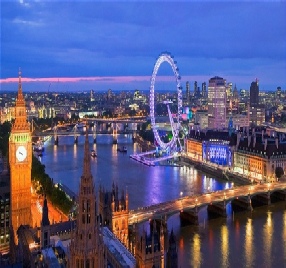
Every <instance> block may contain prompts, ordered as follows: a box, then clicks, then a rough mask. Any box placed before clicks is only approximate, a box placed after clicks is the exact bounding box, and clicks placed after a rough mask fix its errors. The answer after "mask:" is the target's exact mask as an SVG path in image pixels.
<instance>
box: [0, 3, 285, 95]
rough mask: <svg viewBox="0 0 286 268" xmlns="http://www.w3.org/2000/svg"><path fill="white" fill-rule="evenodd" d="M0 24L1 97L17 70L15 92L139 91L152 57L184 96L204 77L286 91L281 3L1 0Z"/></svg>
mask: <svg viewBox="0 0 286 268" xmlns="http://www.w3.org/2000/svg"><path fill="white" fill-rule="evenodd" d="M1 24H2V34H1V35H2V36H1V38H2V41H1V46H2V49H1V50H2V51H1V52H2V53H1V54H2V55H1V67H2V68H1V80H0V86H1V90H13V89H14V90H15V86H17V82H18V69H19V67H21V69H22V73H23V79H22V81H23V87H24V91H26V90H27V91H48V90H50V91H69V90H71V91H79V90H82V91H84V90H85V91H86V90H90V89H93V90H96V91H104V90H107V89H108V88H111V89H112V90H135V89H139V90H148V89H149V86H150V78H151V74H152V70H153V65H154V64H155V62H156V58H157V57H158V56H159V54H160V53H161V52H162V51H170V52H171V53H172V55H173V56H174V58H175V60H176V61H177V62H178V67H179V69H180V75H181V77H182V85H183V87H185V83H186V81H190V84H191V90H192V89H193V87H192V84H193V81H198V82H199V84H200V83H202V82H207V81H208V80H209V79H210V78H211V77H213V76H220V77H223V78H224V79H226V80H227V81H228V82H232V83H233V84H237V87H238V89H240V88H244V89H249V87H250V84H251V82H253V81H255V79H256V78H257V79H258V80H259V83H260V90H261V91H265V90H267V91H268V90H275V89H276V88H277V87H278V86H280V87H281V88H282V90H285V88H286V78H285V75H284V74H285V72H286V61H285V59H286V27H285V25H286V2H282V1H272V2H270V1H267V2H255V3H252V2H249V1H243V2H237V1H219V2H218V1H215V2H208V1H203V2H198V1H190V2H187V1H182V2H179V3H175V2H160V1H158V2H133V1H128V2H78V1H73V2H61V1H52V2H45V1H44V2H38V1H34V2H27V1H24V0H20V1H18V2H8V1H6V2H5V1H4V2H2V3H1ZM159 74H160V75H162V76H163V75H172V72H171V70H170V68H169V69H166V68H164V67H163V66H162V68H160V73H159ZM157 79H158V81H159V80H160V78H159V77H158V78H157ZM164 79H165V80H166V81H167V82H168V81H170V78H166V77H165V78H164V77H163V78H162V80H164Z"/></svg>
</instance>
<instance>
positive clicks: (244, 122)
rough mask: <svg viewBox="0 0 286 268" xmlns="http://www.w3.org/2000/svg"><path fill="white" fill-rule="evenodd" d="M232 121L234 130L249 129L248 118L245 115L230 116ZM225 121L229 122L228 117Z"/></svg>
mask: <svg viewBox="0 0 286 268" xmlns="http://www.w3.org/2000/svg"><path fill="white" fill-rule="evenodd" d="M231 117H232V121H233V127H234V128H235V129H237V130H238V129H240V128H243V127H249V117H248V115H246V114H232V116H231ZM227 120H229V117H227Z"/></svg>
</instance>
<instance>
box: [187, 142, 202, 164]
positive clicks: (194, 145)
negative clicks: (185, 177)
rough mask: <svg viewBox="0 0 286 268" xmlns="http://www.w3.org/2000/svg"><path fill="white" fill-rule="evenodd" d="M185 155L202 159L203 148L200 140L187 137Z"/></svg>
mask: <svg viewBox="0 0 286 268" xmlns="http://www.w3.org/2000/svg"><path fill="white" fill-rule="evenodd" d="M185 148H186V153H187V156H188V157H190V158H191V159H193V160H196V161H202V159H203V158H202V157H203V150H202V141H199V140H196V139H192V138H190V139H187V140H186V143H185Z"/></svg>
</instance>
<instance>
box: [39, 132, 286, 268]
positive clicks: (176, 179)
mask: <svg viewBox="0 0 286 268" xmlns="http://www.w3.org/2000/svg"><path fill="white" fill-rule="evenodd" d="M123 145H124V146H126V147H127V154H123V153H120V152H117V146H120V147H121V146H123ZM83 147H84V137H83V136H81V137H79V142H78V144H77V145H74V143H73V137H60V138H59V145H58V146H55V145H54V143H53V140H49V141H47V142H46V143H45V152H44V155H43V157H42V159H41V162H42V163H43V164H44V165H45V166H46V173H47V174H49V176H50V177H51V178H53V179H54V182H55V183H56V182H61V183H63V184H65V185H67V186H68V187H69V188H70V189H71V190H72V191H74V192H75V193H77V192H78V189H79V181H80V177H81V175H82V168H83V154H84V152H83ZM92 149H94V150H95V151H96V152H97V157H96V158H91V169H92V174H93V178H94V182H95V187H96V191H98V187H99V185H100V184H101V185H102V186H103V187H105V189H107V190H111V187H112V183H113V182H115V183H116V184H117V185H118V187H119V191H120V190H121V189H124V190H126V189H127V191H128V194H129V209H135V208H138V207H142V206H148V205H151V204H156V203H159V202H164V201H169V200H173V199H177V198H179V197H182V196H185V195H193V194H201V193H206V192H208V191H217V190H221V189H225V188H230V187H232V185H231V183H230V182H226V181H224V180H219V179H216V178H213V177H211V176H209V175H207V174H205V173H203V172H201V171H198V170H196V169H195V168H194V167H191V166H183V167H171V166H155V167H148V166H145V165H142V164H140V163H138V162H135V161H134V160H131V159H130V158H129V155H130V154H132V153H134V152H139V151H140V148H139V147H138V145H137V144H136V143H135V144H133V143H132V139H131V136H126V135H119V136H118V145H113V144H112V137H111V136H109V135H98V136H97V143H96V144H93V140H92V137H90V150H92ZM285 208H286V202H279V203H275V204H272V205H270V206H263V207H259V208H254V210H253V211H252V212H237V213H233V212H232V209H231V205H228V206H227V213H228V216H227V218H216V219H208V215H207V212H206V208H203V209H201V210H200V212H199V226H184V227H181V225H180V219H179V215H178V214H177V215H174V216H172V217H171V218H170V219H169V220H168V230H169V232H170V231H171V230H172V229H173V231H174V234H175V236H176V239H177V246H178V258H179V267H181V268H188V267H286V209H285Z"/></svg>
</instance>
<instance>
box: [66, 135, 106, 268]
mask: <svg viewBox="0 0 286 268" xmlns="http://www.w3.org/2000/svg"><path fill="white" fill-rule="evenodd" d="M96 215H97V208H96V196H95V186H94V182H93V177H92V174H91V167H90V155H89V143H88V134H86V138H85V144H84V163H83V174H82V176H81V180H80V189H79V198H78V216H77V223H76V228H75V230H74V232H73V234H72V239H71V244H70V263H69V264H70V265H69V267H89V268H97V267H106V263H105V262H106V261H105V259H104V244H103V239H102V236H101V235H100V230H99V224H98V222H97V218H96Z"/></svg>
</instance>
